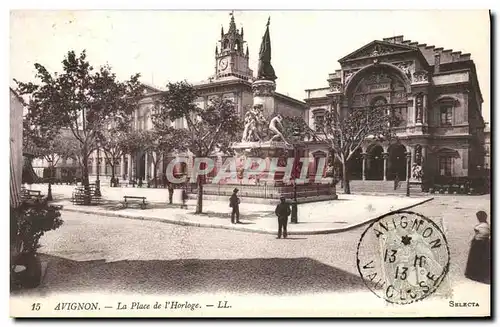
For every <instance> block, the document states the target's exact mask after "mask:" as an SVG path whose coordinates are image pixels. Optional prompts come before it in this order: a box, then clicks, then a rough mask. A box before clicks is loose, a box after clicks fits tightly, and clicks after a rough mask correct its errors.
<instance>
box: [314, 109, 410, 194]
mask: <svg viewBox="0 0 500 327" xmlns="http://www.w3.org/2000/svg"><path fill="white" fill-rule="evenodd" d="M399 120H400V119H399V118H398V117H396V116H394V115H392V114H389V110H388V107H387V106H374V107H370V108H355V107H354V108H349V109H347V110H341V111H339V112H338V111H336V110H330V111H327V112H326V113H325V117H324V120H323V121H318V122H316V123H317V126H318V127H319V130H320V131H321V132H322V137H324V139H325V140H326V141H327V142H328V144H329V146H330V148H331V150H333V153H334V155H335V157H336V158H337V159H338V160H339V161H340V162H341V164H342V176H343V184H344V192H345V193H346V194H350V193H351V189H350V185H349V172H348V163H349V160H351V158H352V157H353V155H354V153H355V152H356V150H358V149H359V148H360V147H361V145H362V144H363V142H365V141H366V140H367V139H372V140H386V141H387V140H390V139H392V138H393V137H394V130H393V129H392V128H391V126H398V124H399Z"/></svg>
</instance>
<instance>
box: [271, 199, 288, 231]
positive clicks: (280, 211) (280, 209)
mask: <svg viewBox="0 0 500 327" xmlns="http://www.w3.org/2000/svg"><path fill="white" fill-rule="evenodd" d="M274 213H275V214H276V216H278V238H281V233H282V232H283V238H286V237H287V236H288V232H287V230H286V227H287V224H288V216H290V213H291V210H290V205H289V204H288V203H286V202H285V197H284V196H282V197H280V203H279V204H278V205H277V206H276V210H274Z"/></svg>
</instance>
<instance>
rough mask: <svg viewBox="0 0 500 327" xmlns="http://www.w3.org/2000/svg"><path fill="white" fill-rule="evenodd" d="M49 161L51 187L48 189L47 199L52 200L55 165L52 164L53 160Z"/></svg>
mask: <svg viewBox="0 0 500 327" xmlns="http://www.w3.org/2000/svg"><path fill="white" fill-rule="evenodd" d="M47 161H48V162H49V189H48V190H47V201H52V200H53V197H52V171H53V169H54V167H53V166H52V163H53V160H52V159H49V160H47Z"/></svg>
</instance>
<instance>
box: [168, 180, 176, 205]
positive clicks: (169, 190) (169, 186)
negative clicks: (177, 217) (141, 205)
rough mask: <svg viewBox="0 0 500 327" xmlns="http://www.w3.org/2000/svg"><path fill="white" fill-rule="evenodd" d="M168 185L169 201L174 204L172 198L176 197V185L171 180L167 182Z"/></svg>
mask: <svg viewBox="0 0 500 327" xmlns="http://www.w3.org/2000/svg"><path fill="white" fill-rule="evenodd" d="M166 185H167V187H168V203H169V204H172V200H173V198H174V186H173V185H172V183H170V182H167V184H166Z"/></svg>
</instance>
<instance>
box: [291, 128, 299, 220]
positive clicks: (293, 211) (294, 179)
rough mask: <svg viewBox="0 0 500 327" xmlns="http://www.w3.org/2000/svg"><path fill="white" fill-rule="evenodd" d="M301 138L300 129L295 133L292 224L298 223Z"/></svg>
mask: <svg viewBox="0 0 500 327" xmlns="http://www.w3.org/2000/svg"><path fill="white" fill-rule="evenodd" d="M299 136H300V131H299V129H298V128H295V129H294V131H293V137H294V142H293V162H294V171H293V202H292V217H291V219H290V222H291V223H292V224H297V223H298V217H297V216H298V206H297V162H296V160H297V152H298V151H297V139H298V137H299Z"/></svg>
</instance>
